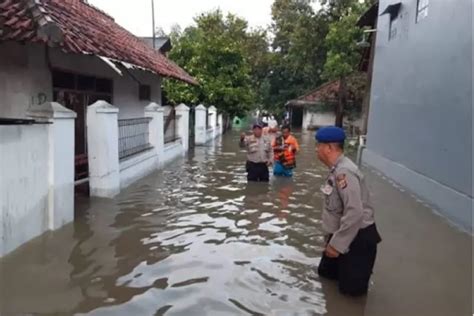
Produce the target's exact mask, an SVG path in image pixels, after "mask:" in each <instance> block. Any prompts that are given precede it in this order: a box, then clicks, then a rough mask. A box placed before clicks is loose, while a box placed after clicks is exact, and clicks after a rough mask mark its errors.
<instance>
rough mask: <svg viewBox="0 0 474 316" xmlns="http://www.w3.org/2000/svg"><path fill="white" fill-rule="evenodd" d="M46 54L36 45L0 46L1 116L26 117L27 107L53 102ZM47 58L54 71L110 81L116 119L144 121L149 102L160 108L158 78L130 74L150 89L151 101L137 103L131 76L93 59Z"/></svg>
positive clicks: (54, 53)
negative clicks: (58, 70) (139, 119)
mask: <svg viewBox="0 0 474 316" xmlns="http://www.w3.org/2000/svg"><path fill="white" fill-rule="evenodd" d="M45 52H46V49H45V47H44V46H42V45H38V44H26V45H20V44H18V43H13V42H8V43H0V116H3V117H25V116H26V111H27V109H28V107H29V106H30V105H32V104H36V103H38V102H39V101H41V100H43V102H46V101H52V97H53V96H52V86H53V84H52V79H51V72H50V70H49V69H48V66H47V64H46V53H45ZM49 56H50V61H51V66H52V67H53V68H57V69H61V70H64V71H71V72H74V73H78V74H84V75H92V76H98V77H102V78H109V79H111V80H113V100H112V101H113V102H112V103H113V105H114V106H117V107H118V108H119V109H120V112H119V118H131V117H143V115H144V108H145V106H147V105H148V104H149V103H150V102H155V103H157V104H160V105H161V78H160V76H157V75H154V74H152V73H148V72H145V71H141V70H129V71H130V73H131V75H133V77H135V78H136V79H137V80H138V81H139V82H141V83H142V84H148V85H150V87H151V101H140V100H139V97H138V83H137V82H136V81H135V80H134V79H133V78H132V77H131V75H129V74H127V72H125V71H124V72H122V76H120V75H119V74H118V73H117V72H116V71H114V70H112V68H111V67H110V66H108V65H107V64H106V63H105V62H103V61H102V60H101V59H99V58H98V57H96V56H88V55H79V54H65V53H63V52H62V51H61V50H60V49H49ZM43 96H44V97H45V98H43Z"/></svg>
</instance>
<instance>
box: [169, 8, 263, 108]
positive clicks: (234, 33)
mask: <svg viewBox="0 0 474 316" xmlns="http://www.w3.org/2000/svg"><path fill="white" fill-rule="evenodd" d="M195 22H196V26H193V27H188V28H186V29H185V30H184V31H183V32H180V31H179V30H176V31H175V32H173V33H172V34H171V38H172V41H173V49H172V50H171V52H170V58H171V59H172V60H174V61H175V62H176V63H177V64H179V65H180V66H182V67H183V68H184V69H186V70H187V71H188V72H189V73H190V74H191V75H192V76H194V77H195V78H196V79H197V80H198V82H199V84H200V85H199V86H189V85H186V84H182V83H179V82H176V81H166V82H165V86H164V89H165V93H166V95H167V98H168V99H169V100H170V102H172V103H174V104H176V103H180V102H186V103H189V104H196V103H205V104H208V105H215V106H216V107H217V108H218V109H220V110H222V111H225V112H227V113H228V114H230V115H231V116H233V115H242V114H245V113H246V112H247V111H248V110H249V109H250V108H251V107H252V106H255V103H256V102H257V91H258V89H259V87H258V85H257V86H256V85H255V78H258V77H259V76H264V74H265V72H266V71H267V69H266V68H265V66H264V64H265V63H266V60H267V56H266V53H267V52H268V48H267V45H266V33H265V32H264V31H253V32H248V30H247V22H246V21H245V20H243V19H241V18H238V17H236V16H234V15H232V14H229V15H227V16H226V17H224V16H223V14H222V12H221V11H219V10H217V11H213V12H208V13H204V14H201V15H199V16H198V17H196V18H195Z"/></svg>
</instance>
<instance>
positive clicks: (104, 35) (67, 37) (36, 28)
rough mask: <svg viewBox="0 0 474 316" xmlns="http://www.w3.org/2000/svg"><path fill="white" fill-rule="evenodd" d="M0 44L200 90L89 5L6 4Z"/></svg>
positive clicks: (8, 0)
mask: <svg viewBox="0 0 474 316" xmlns="http://www.w3.org/2000/svg"><path fill="white" fill-rule="evenodd" d="M0 41H19V42H36V43H44V44H47V45H49V46H52V47H55V46H58V47H60V48H61V49H62V50H63V51H64V52H66V53H78V54H92V55H97V56H102V57H107V58H110V59H112V60H116V61H121V62H126V63H129V64H133V65H136V66H139V67H142V68H145V69H146V70H149V71H152V72H154V73H157V74H160V75H162V76H165V77H172V78H175V79H178V80H182V81H185V82H188V83H191V84H196V83H197V82H196V81H195V79H194V78H192V77H191V76H190V75H189V74H188V73H186V71H184V70H183V69H181V68H180V67H179V66H178V65H176V64H175V63H173V62H172V61H170V60H169V59H167V58H166V57H165V56H164V55H163V54H161V53H159V52H157V51H154V50H153V49H152V48H150V47H149V46H148V45H147V44H146V43H144V42H143V41H142V40H141V39H139V38H138V37H136V36H134V35H133V34H131V33H130V32H129V31H127V30H126V29H124V28H123V27H121V26H120V25H118V24H117V23H115V21H114V19H113V18H112V17H110V16H109V15H107V14H106V13H104V12H102V11H100V10H99V9H97V8H95V7H93V6H92V5H90V4H88V3H87V2H85V1H84V0H0Z"/></svg>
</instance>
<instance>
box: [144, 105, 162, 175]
mask: <svg viewBox="0 0 474 316" xmlns="http://www.w3.org/2000/svg"><path fill="white" fill-rule="evenodd" d="M145 117H149V118H151V121H150V125H149V129H150V136H149V139H150V144H151V145H152V146H153V148H154V150H155V152H156V154H157V155H158V165H161V160H162V159H163V156H164V148H165V135H164V131H163V125H164V121H163V120H164V118H163V107H162V106H159V105H158V104H156V103H154V102H152V103H150V104H149V105H148V106H147V107H145ZM157 167H158V166H157Z"/></svg>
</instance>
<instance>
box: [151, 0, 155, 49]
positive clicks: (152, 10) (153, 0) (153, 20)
mask: <svg viewBox="0 0 474 316" xmlns="http://www.w3.org/2000/svg"><path fill="white" fill-rule="evenodd" d="M151 21H152V25H153V49H156V47H155V39H156V36H155V0H151Z"/></svg>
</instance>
